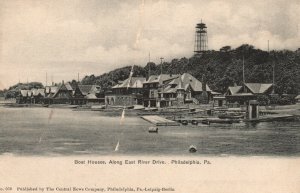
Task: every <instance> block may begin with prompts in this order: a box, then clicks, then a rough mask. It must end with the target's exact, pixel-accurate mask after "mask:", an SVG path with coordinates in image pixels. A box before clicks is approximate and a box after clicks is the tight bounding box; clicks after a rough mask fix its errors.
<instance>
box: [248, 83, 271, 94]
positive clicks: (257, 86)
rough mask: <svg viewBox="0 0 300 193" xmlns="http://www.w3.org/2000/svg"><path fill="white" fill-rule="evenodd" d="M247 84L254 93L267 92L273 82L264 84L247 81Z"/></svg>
mask: <svg viewBox="0 0 300 193" xmlns="http://www.w3.org/2000/svg"><path fill="white" fill-rule="evenodd" d="M245 86H246V87H247V88H249V90H250V91H251V92H252V93H254V94H262V93H265V92H266V91H267V90H268V89H269V88H271V87H272V86H273V84H264V83H245Z"/></svg>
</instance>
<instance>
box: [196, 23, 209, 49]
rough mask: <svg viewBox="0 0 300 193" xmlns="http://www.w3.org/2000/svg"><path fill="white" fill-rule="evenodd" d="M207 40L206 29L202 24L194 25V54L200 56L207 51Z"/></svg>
mask: <svg viewBox="0 0 300 193" xmlns="http://www.w3.org/2000/svg"><path fill="white" fill-rule="evenodd" d="M207 46H208V39H207V27H206V25H205V24H204V23H202V20H201V23H198V24H197V25H196V33H195V47H194V52H195V54H200V53H203V52H205V51H207Z"/></svg>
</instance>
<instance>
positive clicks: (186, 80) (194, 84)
mask: <svg viewBox="0 0 300 193" xmlns="http://www.w3.org/2000/svg"><path fill="white" fill-rule="evenodd" d="M181 80H182V82H183V85H184V86H186V85H190V86H191V88H192V89H193V91H196V92H197V91H203V90H202V82H200V81H199V80H197V79H196V78H195V77H194V76H192V75H191V74H189V73H184V74H183V75H181ZM206 91H211V89H210V88H209V87H208V85H206Z"/></svg>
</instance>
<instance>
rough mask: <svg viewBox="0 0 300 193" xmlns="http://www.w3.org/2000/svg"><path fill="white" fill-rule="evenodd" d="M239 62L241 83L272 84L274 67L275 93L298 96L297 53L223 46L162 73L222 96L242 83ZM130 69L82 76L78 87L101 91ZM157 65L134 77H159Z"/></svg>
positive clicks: (173, 63)
mask: <svg viewBox="0 0 300 193" xmlns="http://www.w3.org/2000/svg"><path fill="white" fill-rule="evenodd" d="M243 61H244V67H245V81H246V82H252V83H272V81H273V66H275V68H274V69H275V70H274V72H275V85H276V93H279V94H284V93H287V94H299V91H300V53H299V49H298V50H297V51H289V50H281V51H270V53H268V52H266V51H262V50H260V49H255V48H254V47H253V46H251V45H248V44H244V45H242V46H240V47H238V48H236V49H231V48H230V46H225V47H223V48H221V49H220V51H208V52H207V53H205V54H203V55H201V56H193V57H191V58H181V59H173V60H172V61H170V62H164V63H163V65H162V71H163V73H171V74H182V73H185V72H188V73H190V74H192V75H193V76H195V77H196V78H197V79H199V80H201V81H204V82H207V84H208V85H209V86H210V87H211V88H212V89H213V90H215V91H219V92H225V91H226V89H227V88H228V86H233V85H234V84H237V85H241V84H242V82H243V73H242V71H243ZM130 68H131V67H130V66H126V67H123V68H118V69H116V70H113V71H111V72H109V73H105V74H102V75H100V76H95V75H90V76H85V77H84V78H83V80H82V84H98V85H100V86H102V87H103V88H104V90H106V89H108V88H110V87H111V86H113V85H115V84H117V82H118V81H120V80H124V79H126V78H128V76H129V72H130ZM160 71H161V65H160V64H155V63H153V62H150V63H148V64H147V65H146V66H144V67H141V66H135V67H134V74H133V75H134V76H144V77H147V76H148V75H149V72H150V75H153V74H156V75H157V74H160Z"/></svg>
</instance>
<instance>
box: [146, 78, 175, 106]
mask: <svg viewBox="0 0 300 193" xmlns="http://www.w3.org/2000/svg"><path fill="white" fill-rule="evenodd" d="M179 76H180V75H172V74H161V75H152V76H150V77H149V78H148V80H147V81H145V82H144V83H143V104H144V106H145V107H159V106H160V103H161V101H160V100H159V93H160V92H161V91H162V88H163V85H164V81H166V80H173V79H176V78H178V77H179Z"/></svg>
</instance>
